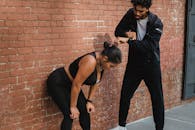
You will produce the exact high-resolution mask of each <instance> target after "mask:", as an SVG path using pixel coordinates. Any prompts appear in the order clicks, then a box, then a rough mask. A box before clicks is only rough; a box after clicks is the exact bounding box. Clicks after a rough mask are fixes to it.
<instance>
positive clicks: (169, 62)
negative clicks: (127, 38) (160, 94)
mask: <svg viewBox="0 0 195 130" xmlns="http://www.w3.org/2000/svg"><path fill="white" fill-rule="evenodd" d="M185 4H186V3H185V0H174V1H173V0H171V1H169V0H155V1H154V2H153V6H152V8H151V10H152V11H153V12H155V13H157V14H158V15H159V17H160V18H161V19H162V21H163V23H164V34H163V36H162V39H161V57H162V58H161V64H162V78H163V90H164V96H165V105H166V108H167V109H169V108H172V107H174V106H176V105H179V104H182V103H186V102H189V101H191V100H189V101H182V100H181V93H182V81H183V55H184V45H185V42H184V34H185V32H184V22H185ZM129 7H131V4H130V0H128V1H125V0H124V1H123V0H122V1H121V0H1V2H0V85H1V86H0V104H1V106H0V129H1V130H58V129H59V126H60V121H61V119H62V114H61V113H60V112H59V110H58V108H57V107H56V105H55V104H54V102H53V101H52V100H51V99H50V98H49V97H48V95H47V93H46V86H45V80H46V78H47V76H48V74H49V73H50V72H51V71H52V70H53V69H55V68H57V67H59V66H63V65H65V64H69V63H70V62H71V61H72V60H73V59H75V58H76V57H77V56H80V55H82V54H84V53H86V52H90V51H94V50H101V49H102V42H103V41H104V40H105V37H104V34H105V33H109V34H110V35H111V37H112V38H114V35H113V32H114V29H115V27H116V25H117V24H118V22H119V20H120V19H121V17H122V16H123V15H124V13H125V12H126V11H127V10H128V8H129ZM120 48H121V49H122V50H123V63H122V64H121V65H120V66H119V67H118V68H115V69H113V70H111V72H106V78H105V79H104V81H103V83H102V87H101V88H100V89H99V90H98V91H97V93H96V99H95V105H96V112H95V113H93V114H92V130H100V129H102V130H107V129H109V128H112V127H114V126H116V125H117V120H118V107H119V97H120V89H121V84H122V78H123V75H124V71H125V70H124V68H125V64H126V58H127V50H128V46H127V45H123V46H120ZM84 91H87V88H84ZM129 112H130V114H129V116H128V122H130V121H133V120H136V119H139V118H142V117H145V116H148V115H151V113H152V112H151V102H150V95H149V93H148V90H147V88H146V87H145V85H144V83H142V84H141V86H140V87H139V89H138V90H137V91H136V93H135V95H134V98H133V100H132V103H131V109H130V110H129ZM73 129H74V130H79V129H81V128H80V126H79V123H78V121H75V122H74V127H73Z"/></svg>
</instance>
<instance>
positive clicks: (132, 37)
mask: <svg viewBox="0 0 195 130" xmlns="http://www.w3.org/2000/svg"><path fill="white" fill-rule="evenodd" d="M125 34H126V35H127V37H128V38H129V39H130V40H136V38H137V35H136V32H131V31H129V32H126V33H125Z"/></svg>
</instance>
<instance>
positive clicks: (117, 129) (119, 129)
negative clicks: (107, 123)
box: [110, 126, 127, 130]
mask: <svg viewBox="0 0 195 130" xmlns="http://www.w3.org/2000/svg"><path fill="white" fill-rule="evenodd" d="M110 130H127V128H126V127H123V126H117V127H116V128H113V129H110Z"/></svg>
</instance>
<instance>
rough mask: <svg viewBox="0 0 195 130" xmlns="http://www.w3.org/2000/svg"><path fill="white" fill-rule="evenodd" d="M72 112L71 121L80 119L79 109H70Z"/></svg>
mask: <svg viewBox="0 0 195 130" xmlns="http://www.w3.org/2000/svg"><path fill="white" fill-rule="evenodd" d="M70 112H71V114H70V118H71V119H78V118H79V114H80V112H79V110H78V108H77V107H70Z"/></svg>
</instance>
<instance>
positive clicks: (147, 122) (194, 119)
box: [127, 101, 195, 130]
mask: <svg viewBox="0 0 195 130" xmlns="http://www.w3.org/2000/svg"><path fill="white" fill-rule="evenodd" d="M127 130H155V128H154V122H153V117H147V118H144V119H141V120H138V121H135V122H132V123H129V124H127ZM164 130H195V101H194V102H192V103H189V104H185V105H181V106H177V107H175V108H172V109H170V110H167V111H166V112H165V127H164Z"/></svg>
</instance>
